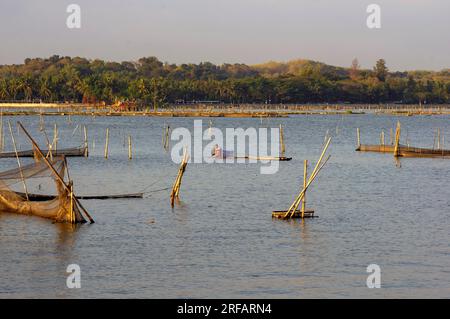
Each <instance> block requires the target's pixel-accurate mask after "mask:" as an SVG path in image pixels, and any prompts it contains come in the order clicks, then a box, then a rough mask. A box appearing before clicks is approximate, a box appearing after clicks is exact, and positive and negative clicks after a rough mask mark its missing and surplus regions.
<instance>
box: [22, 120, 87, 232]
mask: <svg viewBox="0 0 450 319" xmlns="http://www.w3.org/2000/svg"><path fill="white" fill-rule="evenodd" d="M17 124H19V127H20V128H21V129H22V131H24V133H25V135H26V136H27V137H28V139H29V140H30V141H31V143H32V144H33V146H34V147H35V148H36V150H37V152H38V153H39V155H40V156H41V157H42V159H43V160H44V162H45V164H47V166H48V167H49V168H50V170H51V171H52V172H53V174H54V175H55V177H56V179H57V180H58V181H59V182H60V183H61V185H62V186H64V188H65V189H66V190H67V191H68V192H70V188H69V186H68V185H67V184H66V182H65V181H64V178H62V177H61V175H59V173H58V171H57V170H56V169H55V168H54V167H53V165H52V164H51V163H50V162H49V161H48V159H47V157H45V156H44V154H43V153H42V151H41V149H40V148H39V145H37V143H36V142H35V140H34V139H33V138H32V137H31V135H30V134H29V133H28V131H27V130H26V129H25V128H24V127H23V125H22V123H20V122H17ZM73 198H74V200H75V202H76V203H77V204H78V206H80V208H81V209H82V210H83V212H84V213H85V215H86V217H87V218H88V219H89V221H90V222H91V224H93V223H95V222H94V219H93V218H92V217H91V215H89V213H88V211H87V210H86V209H85V208H84V206H83V205H81V203H80V201H79V200H78V198H77V197H76V196H74V197H73Z"/></svg>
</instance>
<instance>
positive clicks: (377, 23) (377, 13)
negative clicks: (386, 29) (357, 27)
mask: <svg viewBox="0 0 450 319" xmlns="http://www.w3.org/2000/svg"><path fill="white" fill-rule="evenodd" d="M366 12H367V13H370V14H369V16H368V17H367V20H366V25H367V27H368V28H369V29H381V7H380V6H379V5H378V4H370V5H369V6H367V9H366Z"/></svg>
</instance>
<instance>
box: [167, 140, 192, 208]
mask: <svg viewBox="0 0 450 319" xmlns="http://www.w3.org/2000/svg"><path fill="white" fill-rule="evenodd" d="M188 160H189V155H188V154H187V151H186V148H185V149H184V153H183V159H182V160H181V164H180V168H179V169H178V175H177V178H176V179H175V183H174V184H173V187H172V192H171V194H170V205H171V206H172V207H173V206H174V202H175V198H178V195H179V193H180V186H181V180H182V179H183V174H184V172H185V171H186V166H187V163H188Z"/></svg>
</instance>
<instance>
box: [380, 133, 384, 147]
mask: <svg viewBox="0 0 450 319" xmlns="http://www.w3.org/2000/svg"><path fill="white" fill-rule="evenodd" d="M380 144H381V145H384V131H381V135H380Z"/></svg>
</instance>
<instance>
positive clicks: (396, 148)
mask: <svg viewBox="0 0 450 319" xmlns="http://www.w3.org/2000/svg"><path fill="white" fill-rule="evenodd" d="M400 132H401V125H400V122H399V123H397V128H396V132H395V142H393V144H391V145H385V144H384V138H383V139H382V141H381V143H380V145H373V144H372V145H370V144H369V145H367V144H361V143H360V131H359V129H357V140H358V146H357V148H356V151H357V152H376V153H391V154H394V156H395V157H425V158H427V157H428V158H436V157H444V158H445V157H449V158H450V150H446V149H441V147H440V145H441V142H440V132H439V133H438V135H439V137H438V139H439V142H438V147H437V148H420V147H411V146H409V145H403V144H400ZM391 139H392V138H391Z"/></svg>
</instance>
